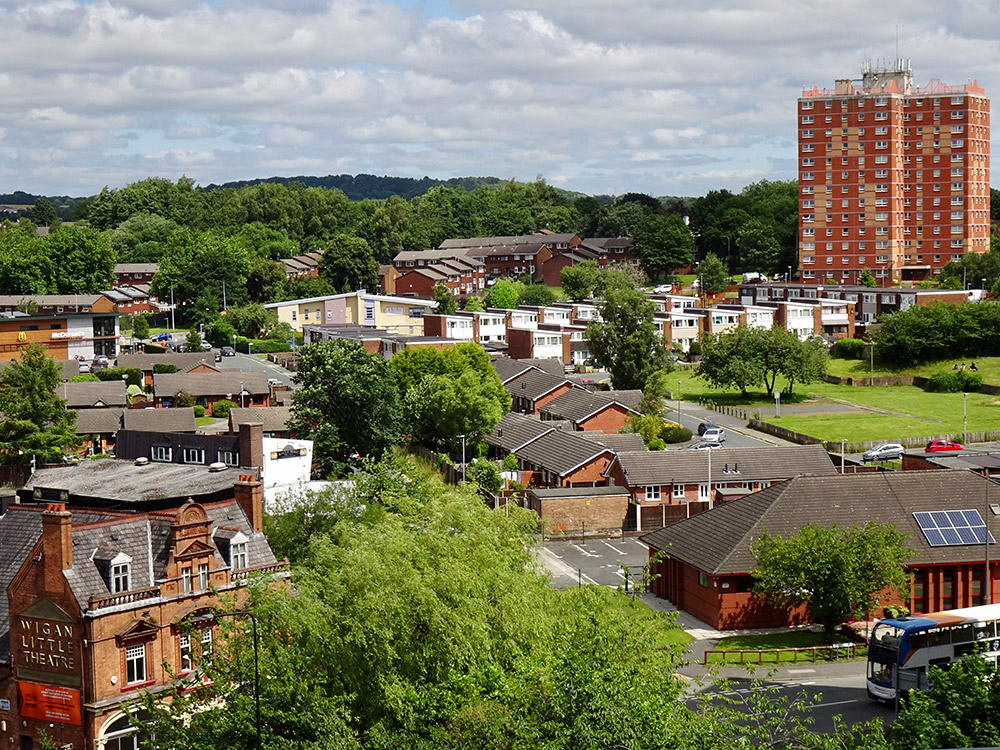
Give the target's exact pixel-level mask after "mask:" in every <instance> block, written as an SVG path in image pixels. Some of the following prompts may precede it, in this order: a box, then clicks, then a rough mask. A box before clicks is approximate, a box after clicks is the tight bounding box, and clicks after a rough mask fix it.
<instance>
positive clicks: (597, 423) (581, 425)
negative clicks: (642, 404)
mask: <svg viewBox="0 0 1000 750" xmlns="http://www.w3.org/2000/svg"><path fill="white" fill-rule="evenodd" d="M628 415H629V412H628V410H627V409H626V408H625V407H624V406H619V405H617V404H612V405H611V406H609V407H608V408H606V409H602V410H601V411H599V412H598V413H597V414H594V415H593V416H591V417H588V418H586V419H584V420H582V421H580V422H578V423H577V428H578V429H580V430H589V431H596V432H619V431H620V430H621V429H622V427H624V426H625V424H626V422H628Z"/></svg>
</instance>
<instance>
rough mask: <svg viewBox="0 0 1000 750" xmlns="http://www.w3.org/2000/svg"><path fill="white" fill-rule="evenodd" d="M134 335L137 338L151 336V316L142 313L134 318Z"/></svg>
mask: <svg viewBox="0 0 1000 750" xmlns="http://www.w3.org/2000/svg"><path fill="white" fill-rule="evenodd" d="M132 336H133V337H134V338H137V339H148V338H149V316H147V315H145V314H141V313H140V314H139V315H136V316H135V317H134V318H133V319H132Z"/></svg>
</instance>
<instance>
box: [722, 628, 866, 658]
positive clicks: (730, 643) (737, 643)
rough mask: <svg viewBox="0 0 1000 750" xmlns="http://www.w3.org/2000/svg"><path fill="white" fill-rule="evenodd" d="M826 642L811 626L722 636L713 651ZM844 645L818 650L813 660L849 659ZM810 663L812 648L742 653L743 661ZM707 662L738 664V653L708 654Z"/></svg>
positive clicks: (794, 646) (800, 646) (861, 654)
mask: <svg viewBox="0 0 1000 750" xmlns="http://www.w3.org/2000/svg"><path fill="white" fill-rule="evenodd" d="M826 645H827V644H826V643H825V642H824V641H823V634H822V633H814V632H812V631H811V630H793V631H788V632H783V633H767V634H760V635H757V634H754V635H735V636H729V637H727V638H723V639H722V640H720V641H719V642H718V643H717V644H716V645H715V649H714V650H716V651H729V650H732V651H740V650H742V651H761V652H766V651H767V650H769V649H781V648H812V647H813V646H826ZM864 653H865V652H864V649H863V648H859V649H857V650H856V654H857V655H856V656H855V658H863V657H864ZM849 658H850V657H849V656H848V651H847V649H838V650H837V651H834V652H830V651H828V650H825V649H824V650H823V651H817V652H816V661H832V660H834V659H839V660H841V661H843V660H845V659H849ZM793 662H798V663H800V664H801V663H806V664H809V663H813V655H812V652H810V651H807V652H799V653H798V654H796V653H794V652H782V653H760V654H756V653H754V654H750V653H748V654H745V655H744V656H743V663H744V664H758V663H762V664H778V663H781V664H786V663H793ZM709 663H710V664H739V663H740V655H739V654H727V655H726V656H725V657H723V656H721V655H710V656H709Z"/></svg>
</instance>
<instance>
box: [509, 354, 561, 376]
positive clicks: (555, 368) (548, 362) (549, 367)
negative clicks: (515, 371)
mask: <svg viewBox="0 0 1000 750" xmlns="http://www.w3.org/2000/svg"><path fill="white" fill-rule="evenodd" d="M518 361H519V362H521V363H522V364H525V365H531V366H532V367H537V368H538V369H539V370H541V371H542V372H547V373H548V374H549V375H555V376H556V377H557V378H561V377H562V376H563V363H562V360H561V359H556V358H555V357H546V358H538V357H536V358H534V359H521V360H518Z"/></svg>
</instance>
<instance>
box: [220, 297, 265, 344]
mask: <svg viewBox="0 0 1000 750" xmlns="http://www.w3.org/2000/svg"><path fill="white" fill-rule="evenodd" d="M225 319H226V322H227V323H229V325H231V326H232V327H233V330H234V331H235V332H236V333H237V334H238V335H240V336H243V337H245V338H248V339H263V338H267V336H268V334H269V333H270V331H271V329H272V328H274V327H275V326H276V325H278V316H277V315H275V314H274V312H273V311H271V310H268V309H267V308H265V307H264V306H263V305H260V304H256V303H255V304H251V305H240V306H239V307H230V308H229V309H228V310H226V315H225Z"/></svg>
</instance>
